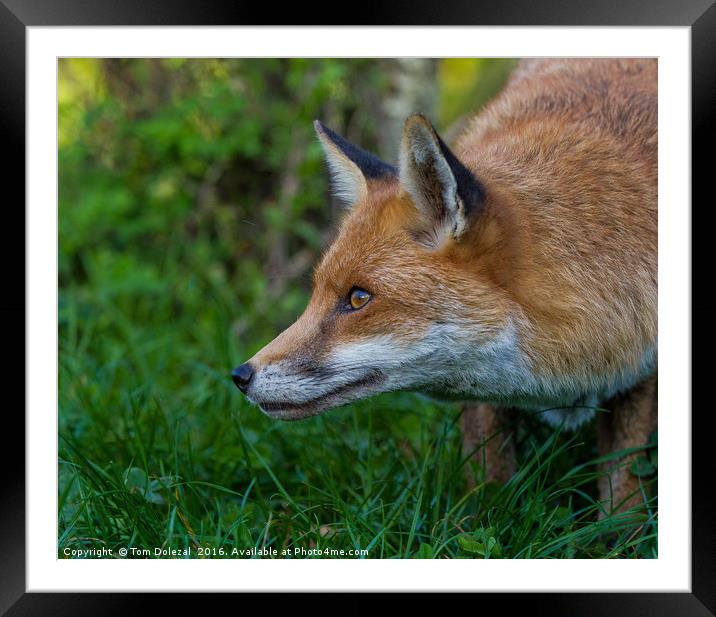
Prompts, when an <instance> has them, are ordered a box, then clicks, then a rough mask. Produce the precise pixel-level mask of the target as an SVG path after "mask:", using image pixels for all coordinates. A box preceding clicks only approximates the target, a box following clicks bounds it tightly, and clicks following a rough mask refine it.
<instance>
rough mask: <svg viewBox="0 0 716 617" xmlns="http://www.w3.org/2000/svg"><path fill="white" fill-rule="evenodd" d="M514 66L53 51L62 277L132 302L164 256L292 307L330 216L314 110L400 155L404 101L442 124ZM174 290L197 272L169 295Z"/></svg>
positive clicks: (251, 301) (160, 272) (147, 288)
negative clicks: (57, 56) (58, 55)
mask: <svg viewBox="0 0 716 617" xmlns="http://www.w3.org/2000/svg"><path fill="white" fill-rule="evenodd" d="M510 68H511V62H510V61H504V60H484V59H483V60H474V59H473V60H471V59H454V60H453V59H450V60H442V61H433V60H389V59H344V60H330V59H326V60H308V59H266V60H253V59H235V60H219V59H190V60H187V59H146V60H144V59H107V60H98V59H79V58H78V59H72V58H70V59H62V60H60V66H59V144H60V150H59V173H60V193H59V195H60V201H59V208H60V216H59V226H60V227H59V234H60V255H59V281H60V288H61V290H69V289H74V290H77V289H78V288H79V289H84V290H91V294H92V295H93V296H94V299H95V300H100V299H102V300H105V301H111V302H112V303H113V304H114V305H115V306H116V307H119V308H120V309H126V308H127V304H128V303H129V304H132V303H134V302H136V301H137V300H138V299H139V298H144V297H151V296H152V295H156V294H171V293H175V292H176V289H173V284H174V281H172V280H171V278H168V277H167V276H166V274H167V272H166V268H167V263H168V261H171V262H173V264H172V265H173V267H174V268H176V271H177V272H181V273H182V274H181V276H182V278H183V279H184V280H186V281H190V280H191V279H192V273H193V272H197V271H202V272H204V273H210V274H211V277H212V278H213V279H214V280H215V281H216V283H217V284H223V285H226V286H227V287H228V286H230V287H231V289H232V290H233V293H235V294H236V300H237V302H238V303H239V305H240V306H244V307H253V308H254V309H256V308H257V307H263V308H266V309H267V310H268V309H269V308H271V309H275V311H276V314H285V315H290V316H291V317H293V316H295V313H296V311H299V310H300V308H301V305H302V303H303V301H304V299H305V291H306V289H307V287H308V276H307V275H308V274H309V272H310V267H311V265H312V264H313V263H314V261H315V260H316V258H317V257H318V255H319V253H320V251H321V249H322V248H323V247H324V246H325V244H326V242H327V235H328V234H330V230H331V228H332V223H333V222H334V220H335V217H336V214H337V213H336V210H335V208H332V207H328V205H327V200H328V197H327V178H326V174H325V171H324V168H323V163H322V154H321V150H320V147H319V145H318V142H317V140H316V139H315V137H314V135H313V128H312V121H313V119H314V118H321V119H322V120H323V121H324V122H325V123H326V124H328V125H329V126H331V127H333V128H334V129H336V130H338V131H339V132H342V133H344V134H345V135H346V136H347V137H348V138H349V139H350V140H353V141H355V142H356V143H359V144H360V145H362V146H363V147H365V148H368V149H372V150H374V151H377V152H379V153H380V154H382V155H383V156H384V157H385V158H388V159H394V157H395V156H396V150H397V140H398V136H399V134H400V128H401V125H402V121H403V119H404V117H405V115H406V114H407V113H409V112H410V111H411V110H412V109H415V108H417V109H421V110H423V111H426V112H428V113H430V114H431V115H433V116H434V117H437V118H438V119H439V121H440V124H442V125H443V127H446V125H447V124H448V123H450V122H453V121H454V120H456V119H457V118H458V117H459V116H460V115H461V114H463V113H465V112H467V111H471V110H472V109H473V108H474V103H475V101H478V102H484V100H486V99H487V98H488V97H489V96H491V95H492V94H494V91H495V90H497V89H498V88H499V86H500V85H501V80H502V79H504V77H505V75H506V74H507V71H508V70H509V69H510ZM481 75H486V76H487V77H488V79H487V81H486V83H484V84H482V87H481V85H480V84H481V83H482V82H481V77H480V76H481ZM496 76H497V77H496ZM476 91H479V92H478V93H477V94H476ZM299 279H300V280H301V284H299V285H295V284H293V282H294V281H296V280H299ZM183 293H189V294H191V293H192V290H191V285H189V288H186V289H183V290H182V292H181V293H178V294H177V301H178V308H180V307H181V299H182V298H181V296H182V294H183ZM194 293H200V292H199V290H194ZM269 313H272V310H269ZM239 317H240V316H239V315H238V314H237V318H239ZM264 317H266V318H267V319H268V321H269V322H271V321H272V319H271V317H272V315H266V314H265V315H264ZM270 325H271V326H272V327H276V326H277V325H278V324H275V323H274V324H270Z"/></svg>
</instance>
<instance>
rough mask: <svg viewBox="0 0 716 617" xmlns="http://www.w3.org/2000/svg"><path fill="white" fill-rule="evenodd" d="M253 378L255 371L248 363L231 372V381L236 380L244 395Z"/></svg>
mask: <svg viewBox="0 0 716 617" xmlns="http://www.w3.org/2000/svg"><path fill="white" fill-rule="evenodd" d="M253 376H254V369H253V367H252V366H251V365H250V364H249V363H248V362H246V363H244V364H242V365H241V366H237V367H236V368H235V369H234V370H233V371H231V379H233V380H234V383H235V384H236V387H237V388H238V389H239V390H241V391H242V392H243V393H244V394H246V390H248V389H249V382H250V381H251V378H252V377H253Z"/></svg>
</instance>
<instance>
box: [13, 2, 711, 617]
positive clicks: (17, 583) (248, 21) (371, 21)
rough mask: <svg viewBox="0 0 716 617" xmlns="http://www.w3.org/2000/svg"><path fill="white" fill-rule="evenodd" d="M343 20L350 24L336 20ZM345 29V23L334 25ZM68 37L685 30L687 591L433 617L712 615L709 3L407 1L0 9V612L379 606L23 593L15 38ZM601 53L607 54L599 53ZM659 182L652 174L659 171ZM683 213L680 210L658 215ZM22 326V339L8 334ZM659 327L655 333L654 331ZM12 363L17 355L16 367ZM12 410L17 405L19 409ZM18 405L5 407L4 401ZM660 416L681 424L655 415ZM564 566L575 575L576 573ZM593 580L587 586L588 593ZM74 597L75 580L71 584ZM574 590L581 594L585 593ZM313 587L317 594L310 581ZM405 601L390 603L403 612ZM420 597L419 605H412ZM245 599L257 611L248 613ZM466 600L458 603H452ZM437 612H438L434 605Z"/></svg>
mask: <svg viewBox="0 0 716 617" xmlns="http://www.w3.org/2000/svg"><path fill="white" fill-rule="evenodd" d="M346 17H348V18H349V19H347V20H346ZM344 20H345V22H346V23H344ZM40 25H42V26H79V25H110V26H121V25H148V26H154V25H165V26H171V25H176V26H178V25H242V26H247V25H252V26H261V25H453V26H460V25H463V26H468V25H469V26H480V25H484V26H487V25H503V26H519V25H525V26H527V25H532V26H540V25H541V26H560V25H564V26H599V25H604V26H607V25H609V26H620V25H621V26H667V25H670V26H691V37H692V38H691V44H692V195H693V196H692V204H693V205H692V206H691V220H692V279H691V287H692V324H691V327H692V331H693V332H695V333H696V336H695V337H693V336H692V338H691V344H692V366H691V369H692V408H693V410H694V413H693V414H692V427H693V428H692V431H693V432H692V444H693V447H692V482H693V484H692V497H693V500H692V538H693V540H692V547H691V554H692V568H691V574H692V587H691V589H692V593H645V594H644V593H641V594H640V593H583V594H580V593H563V594H558V593H541V594H537V593H512V594H494V593H485V594H480V595H479V596H475V597H474V598H460V599H458V598H454V597H447V598H444V599H443V598H440V599H439V601H440V602H441V608H442V610H443V611H445V610H450V606H449V604H452V603H453V602H455V603H457V602H458V601H459V602H460V605H459V606H458V605H456V606H455V609H454V610H455V612H457V611H460V612H463V611H466V610H468V611H470V612H472V611H475V612H480V613H483V614H484V613H487V612H498V611H499V612H500V613H503V614H504V613H506V614H510V613H513V612H516V613H518V614H524V615H530V616H532V615H542V614H545V615H550V616H554V617H559V616H562V615H565V616H567V615H569V616H581V615H587V616H590V617H591V616H594V617H601V616H607V615H609V616H611V615H615V616H617V615H624V616H628V617H640V616H644V617H661V616H664V617H689V616H692V615H693V616H694V617H697V616H699V617H708V615H714V614H716V522H715V521H716V505H715V502H714V499H713V490H714V486H716V480H715V479H716V463H715V456H714V450H715V448H714V444H715V439H716V437H715V435H714V433H715V432H716V431H715V430H714V426H716V424H715V423H714V421H713V419H712V418H713V416H714V413H716V412H714V411H713V406H714V405H713V403H712V402H711V400H710V399H711V398H712V397H710V396H709V394H710V393H709V391H708V389H707V388H706V387H705V385H707V384H708V383H709V379H710V378H712V376H711V375H710V371H711V370H712V366H713V365H714V362H713V353H714V352H713V350H714V346H715V345H716V336H714V330H715V329H716V325H715V323H714V322H716V300H714V299H713V298H714V296H715V294H714V293H713V292H712V290H711V289H710V288H709V281H713V280H714V273H713V269H712V266H713V261H714V260H713V258H712V255H713V250H712V247H711V245H707V244H706V240H707V239H708V237H709V235H710V234H712V233H713V228H712V226H711V225H710V223H711V221H712V219H713V216H712V210H713V208H714V207H716V206H714V198H713V196H712V192H713V187H712V182H711V177H712V176H713V175H714V172H713V170H712V167H713V163H712V160H713V159H714V156H713V148H714V146H713V143H714V127H713V113H712V108H713V106H714V100H715V95H716V69H715V68H714V64H715V63H716V6H715V5H714V4H713V0H680V1H678V2H677V1H672V0H653V1H650V2H647V1H643V0H642V1H640V0H603V1H600V2H596V1H594V0H540V1H529V0H505V1H501V2H500V1H499V0H494V1H492V2H489V3H488V2H485V3H479V2H477V0H472V1H466V0H462V1H461V0H441V1H440V2H436V1H435V0H429V1H425V0H420V1H415V2H411V3H404V2H397V1H393V2H391V3H390V4H388V3H387V2H383V3H378V2H353V3H345V2H344V3H331V4H328V3H325V5H322V4H321V3H317V2H314V3H291V4H289V3H282V4H280V5H279V4H275V3H249V2H239V1H234V2H228V1H223V2H219V1H217V0H203V1H191V2H188V1H180V0H143V1H142V0H123V1H121V2H120V1H116V0H0V136H1V138H2V139H1V141H0V143H1V144H2V150H3V151H4V154H5V155H6V156H4V157H3V159H4V160H3V164H2V165H0V170H1V171H0V173H1V174H2V184H1V187H2V201H1V202H0V203H2V206H3V207H2V209H1V210H0V212H1V214H0V217H1V218H0V222H1V224H0V237H1V238H2V240H1V241H0V264H2V273H3V281H2V282H3V283H4V284H3V286H2V293H1V294H0V319H2V326H3V336H2V340H3V342H4V345H2V357H3V359H4V362H3V365H4V369H3V372H2V393H3V395H4V396H3V397H2V403H3V404H2V406H1V407H0V410H1V411H0V413H2V415H3V418H2V426H3V428H4V430H3V434H2V437H3V439H2V442H0V444H1V445H0V493H1V495H2V496H1V497H0V614H5V615H7V616H8V617H10V616H12V617H19V616H21V615H22V616H25V615H27V616H33V617H35V616H37V615H53V616H57V617H62V616H65V615H68V616H69V615H73V616H82V615H92V616H95V615H98V616H104V615H106V616H114V615H134V614H136V613H139V614H142V613H144V612H150V611H151V612H160V613H175V614H187V613H198V614H206V613H208V612H209V611H211V612H216V611H217V609H218V606H217V603H216V600H228V601H230V602H231V604H230V605H229V607H228V608H229V610H230V611H231V612H232V613H235V612H239V611H247V610H250V611H261V612H264V611H265V612H271V613H275V612H277V611H301V612H303V611H304V610H306V611H311V612H313V611H321V612H324V611H325V612H333V611H336V612H339V613H341V614H359V613H360V614H365V613H371V612H374V611H375V609H376V608H378V607H380V606H385V604H384V602H383V600H384V599H383V598H380V597H374V596H373V595H372V594H358V595H357V596H356V597H355V598H352V599H347V598H346V597H345V596H344V595H336V596H334V597H322V598H310V597H308V596H307V595H306V594H271V595H270V596H266V595H264V596H261V597H258V598H248V597H245V595H246V594H243V595H242V597H235V596H229V594H222V595H221V596H213V597H211V598H209V597H207V596H206V595H203V594H194V593H191V594H188V593H187V594H159V593H157V594H135V593H114V594H105V593H101V594H100V593H93V594H80V593H25V473H24V472H25V468H24V464H23V462H24V461H25V456H24V450H25V446H24V443H25V418H24V413H23V411H22V410H23V409H24V407H25V389H24V387H20V385H19V384H21V383H23V384H24V383H25V359H26V355H25V327H26V325H27V324H26V322H25V309H26V306H25V270H24V267H23V268H20V266H19V264H20V263H23V262H24V259H23V258H24V256H25V209H24V207H23V204H24V203H25V174H24V166H25V34H26V27H28V26H40ZM605 51H607V50H606V49H605ZM662 173H663V171H662ZM660 205H661V207H669V208H672V207H673V208H680V209H687V208H688V207H689V206H688V204H664V203H662V204H660ZM21 325H22V326H23V327H21ZM662 327H668V324H662ZM15 354H17V355H15ZM18 399H19V400H18ZM16 401H17V402H16ZM660 413H682V414H683V413H688V410H676V409H662V410H660ZM575 567H577V566H576V564H575ZM591 582H592V581H589V583H591ZM77 584H78V586H81V585H82V581H81V580H78V581H77ZM586 584H587V582H585V585H586ZM316 586H317V587H319V586H320V582H319V581H317V582H316ZM405 599H406V598H405V597H401V598H397V600H398V601H399V602H403V601H404V600H405ZM427 599H428V598H427V597H425V596H424V595H421V598H420V601H421V603H422V604H423V607H422V608H423V610H425V609H427V607H425V606H424V602H425V600H427ZM254 601H257V602H258V604H254ZM465 601H467V602H468V603H469V604H465ZM446 603H449V604H448V605H446Z"/></svg>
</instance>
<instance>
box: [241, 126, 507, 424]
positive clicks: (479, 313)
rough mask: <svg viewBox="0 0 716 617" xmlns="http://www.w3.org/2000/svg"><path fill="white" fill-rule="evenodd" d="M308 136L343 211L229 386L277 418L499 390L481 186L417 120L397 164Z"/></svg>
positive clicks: (501, 302)
mask: <svg viewBox="0 0 716 617" xmlns="http://www.w3.org/2000/svg"><path fill="white" fill-rule="evenodd" d="M315 129H316V132H317V134H318V138H319V139H320V142H321V144H322V146H323V149H324V151H325V156H326V161H327V164H328V168H329V170H330V173H331V176H332V180H333V187H334V191H335V193H336V195H337V197H339V198H340V199H341V200H342V201H344V202H345V203H346V204H347V206H348V210H347V213H346V215H345V217H344V219H343V221H342V223H341V226H340V229H339V232H338V235H337V237H336V240H335V241H334V242H333V244H332V245H331V246H330V248H329V249H328V250H327V251H326V253H325V254H324V256H323V258H322V259H321V261H320V263H319V264H318V266H317V267H316V269H315V272H314V277H313V293H312V297H311V299H310V302H309V304H308V306H307V308H306V310H305V312H304V313H303V315H301V317H300V318H299V319H298V320H297V321H296V322H295V323H294V324H293V325H292V326H290V327H289V328H288V329H287V330H285V331H284V332H282V333H281V334H280V335H279V336H278V337H276V338H275V339H274V340H273V341H272V342H270V343H269V344H268V345H266V346H265V347H264V348H263V349H262V350H261V351H259V352H258V353H257V354H256V355H254V356H253V357H252V358H251V359H250V360H248V362H246V363H244V364H242V365H241V366H239V367H238V368H236V369H234V371H233V372H232V378H233V380H234V382H235V384H236V385H237V386H238V388H239V389H240V390H241V391H242V392H243V393H244V394H245V395H246V396H247V398H248V399H249V401H251V402H252V403H255V404H257V405H258V406H259V407H260V408H261V409H262V411H263V412H264V413H266V414H268V415H269V416H271V417H274V418H280V419H284V420H294V419H299V418H303V417H307V416H311V415H315V414H318V413H320V412H321V411H324V410H326V409H328V408H331V407H336V406H339V405H343V404H345V403H348V402H349V401H353V400H356V399H360V398H364V397H367V396H369V395H372V394H376V393H379V392H385V391H390V390H406V389H410V390H418V391H424V392H429V393H443V394H447V395H452V396H458V397H459V396H462V395H474V394H475V393H476V392H475V390H476V389H477V390H478V391H479V394H481V395H488V394H491V393H498V392H499V391H500V387H501V382H502V381H504V380H505V379H508V378H509V377H510V375H508V374H507V373H508V372H509V371H510V370H512V369H514V364H515V363H514V358H511V359H510V358H508V356H510V355H511V354H514V352H515V345H514V341H513V337H512V336H511V317H510V310H509V302H510V300H509V297H508V296H507V294H506V293H505V291H504V289H503V287H502V286H501V285H500V284H499V275H500V267H499V261H500V260H499V258H498V257H496V255H498V253H499V252H500V251H499V250H498V249H499V247H500V245H501V244H502V239H501V237H500V233H499V226H497V225H496V224H495V222H494V217H489V216H486V213H487V212H488V211H489V209H490V203H489V199H488V195H487V194H486V192H485V188H484V187H483V185H482V184H481V182H480V181H479V180H478V179H477V178H476V177H475V176H474V175H473V173H471V171H470V170H469V169H468V167H467V166H466V165H465V164H464V163H463V162H461V161H460V160H459V159H458V157H457V156H456V155H455V154H453V152H452V151H451V150H450V149H449V148H448V147H447V146H446V145H445V143H444V142H443V140H442V139H441V138H440V137H439V135H438V134H437V133H436V131H435V129H434V128H433V126H432V125H431V124H430V122H429V121H428V120H427V119H426V118H425V117H424V116H422V115H419V114H414V115H412V116H410V117H409V118H408V119H407V121H406V123H405V127H404V131H403V137H402V142H401V148H400V161H399V165H398V168H397V169H396V168H395V167H393V166H391V165H389V164H386V163H385V162H383V161H381V160H380V159H379V158H377V157H376V156H374V155H372V154H370V153H368V152H366V151H364V150H362V149H361V148H358V147H357V146H355V145H353V144H351V143H349V142H348V141H346V140H345V139H343V138H342V137H341V136H339V135H337V134H336V133H334V132H333V131H331V130H330V129H328V128H327V127H325V126H324V125H323V124H321V122H319V121H316V122H315ZM466 367H469V377H468V376H466ZM509 367H512V369H510V368H509ZM513 372H514V370H513Z"/></svg>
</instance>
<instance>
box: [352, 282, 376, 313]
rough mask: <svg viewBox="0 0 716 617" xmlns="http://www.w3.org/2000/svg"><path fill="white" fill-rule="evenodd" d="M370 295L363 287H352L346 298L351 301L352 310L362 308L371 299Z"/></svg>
mask: <svg viewBox="0 0 716 617" xmlns="http://www.w3.org/2000/svg"><path fill="white" fill-rule="evenodd" d="M371 297H372V296H371V295H370V294H369V293H368V292H367V291H366V290H365V289H361V288H360V287H354V288H353V289H352V290H351V293H350V296H349V297H348V299H349V301H350V303H351V308H352V309H353V310H354V311H357V310H358V309H359V308H363V307H364V306H365V305H366V304H368V301H369V300H370V299H371Z"/></svg>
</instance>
